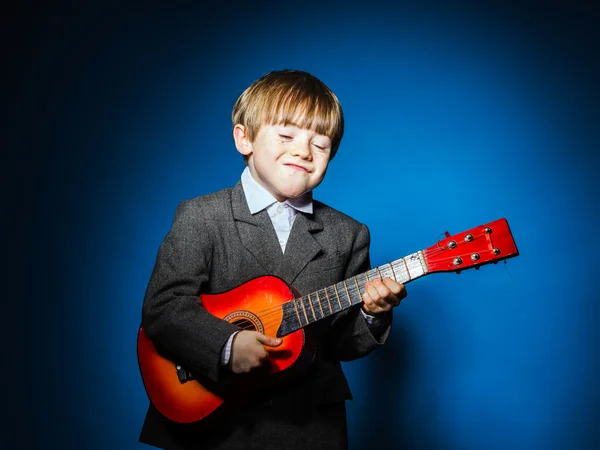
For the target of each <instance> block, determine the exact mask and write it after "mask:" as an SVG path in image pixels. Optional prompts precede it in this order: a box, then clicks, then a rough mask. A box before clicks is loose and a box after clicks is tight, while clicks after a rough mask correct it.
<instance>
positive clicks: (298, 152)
mask: <svg viewBox="0 0 600 450" xmlns="http://www.w3.org/2000/svg"><path fill="white" fill-rule="evenodd" d="M292 155H294V156H298V157H300V158H302V159H309V160H310V159H311V157H312V152H311V151H310V142H308V141H298V142H296V145H294V146H293V148H292Z"/></svg>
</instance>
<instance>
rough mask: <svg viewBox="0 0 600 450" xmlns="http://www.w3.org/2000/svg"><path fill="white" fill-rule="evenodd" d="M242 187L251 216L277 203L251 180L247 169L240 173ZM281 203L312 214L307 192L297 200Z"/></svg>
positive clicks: (309, 195)
mask: <svg viewBox="0 0 600 450" xmlns="http://www.w3.org/2000/svg"><path fill="white" fill-rule="evenodd" d="M242 187H243V188H244V194H246V201H247V202H248V208H249V209H250V213H251V214H256V213H257V212H260V211H262V210H263V209H265V208H267V207H269V206H271V205H272V204H273V203H277V199H276V198H275V197H273V195H271V193H270V192H269V191H267V190H266V189H265V188H264V187H262V186H261V185H260V184H258V183H257V182H256V181H255V180H254V178H252V175H251V174H250V169H249V168H248V167H246V168H245V169H244V171H243V172H242ZM283 203H284V204H287V205H290V206H291V207H292V208H294V209H295V210H297V211H300V212H303V213H307V214H312V212H313V203H312V192H307V193H305V194H302V195H301V196H300V197H297V198H290V199H287V200H286V201H285V202H283Z"/></svg>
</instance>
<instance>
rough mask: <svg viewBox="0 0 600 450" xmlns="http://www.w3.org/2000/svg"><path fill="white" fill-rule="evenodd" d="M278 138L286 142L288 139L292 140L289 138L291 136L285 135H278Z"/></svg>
mask: <svg viewBox="0 0 600 450" xmlns="http://www.w3.org/2000/svg"><path fill="white" fill-rule="evenodd" d="M279 137H280V138H281V139H287V140H289V139H292V137H291V136H286V135H285V134H280V135H279Z"/></svg>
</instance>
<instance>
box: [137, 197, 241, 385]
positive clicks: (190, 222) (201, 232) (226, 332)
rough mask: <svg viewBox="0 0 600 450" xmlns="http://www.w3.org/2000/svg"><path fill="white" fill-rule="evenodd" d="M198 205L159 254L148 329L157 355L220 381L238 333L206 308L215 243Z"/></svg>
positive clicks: (145, 310)
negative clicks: (226, 349)
mask: <svg viewBox="0 0 600 450" xmlns="http://www.w3.org/2000/svg"><path fill="white" fill-rule="evenodd" d="M204 223H205V221H204V220H203V214H202V210H201V207H200V205H199V204H198V203H196V202H193V201H190V200H188V201H185V202H182V203H181V204H180V205H179V206H178V208H177V212H176V214H175V218H174V220H173V223H172V226H171V229H170V231H169V232H168V234H167V236H166V237H165V239H164V240H163V242H162V243H161V245H160V248H159V250H158V255H157V257H156V262H155V265H154V269H153V271H152V275H151V277H150V281H149V283H148V287H147V289H146V294H145V296H144V303H143V307H142V326H143V327H144V331H145V333H146V335H147V336H148V337H149V338H150V340H151V341H152V342H153V344H154V345H155V346H156V348H157V350H158V351H159V352H160V353H161V354H163V355H164V356H165V357H167V358H169V359H172V360H173V361H174V362H177V363H178V364H181V365H182V366H183V367H185V368H186V369H188V370H190V371H192V372H195V373H200V374H202V375H204V376H206V377H208V378H209V379H210V380H212V381H215V382H217V381H219V375H220V373H221V371H220V355H221V349H222V348H223V346H224V345H225V342H226V341H227V339H228V338H229V336H230V335H231V334H232V333H233V332H235V331H237V330H238V328H237V327H236V326H234V325H232V324H230V323H228V322H226V321H224V320H221V319H219V318H217V317H215V316H213V315H212V314H211V313H209V312H208V311H207V310H206V309H205V308H203V307H202V305H201V302H200V299H199V294H200V292H201V291H202V287H203V286H204V285H205V284H207V283H208V280H209V274H210V265H211V254H212V242H211V238H210V233H208V232H207V227H206V226H204V225H203V224H204Z"/></svg>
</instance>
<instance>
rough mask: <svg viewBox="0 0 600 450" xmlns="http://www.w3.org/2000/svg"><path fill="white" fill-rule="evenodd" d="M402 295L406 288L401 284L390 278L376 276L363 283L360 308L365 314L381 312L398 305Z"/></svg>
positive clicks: (403, 295) (404, 293)
mask: <svg viewBox="0 0 600 450" xmlns="http://www.w3.org/2000/svg"><path fill="white" fill-rule="evenodd" d="M404 297H406V288H405V287H404V285H403V284H400V283H398V282H397V281H394V280H392V279H391V278H384V279H383V280H380V279H379V278H376V279H374V280H372V281H367V282H366V283H365V292H364V294H363V295H362V300H363V305H362V309H363V311H364V312H366V313H367V314H373V315H374V314H381V313H383V312H386V311H390V310H391V309H392V308H394V307H395V306H398V305H399V304H400V300H402V299H403V298H404Z"/></svg>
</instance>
